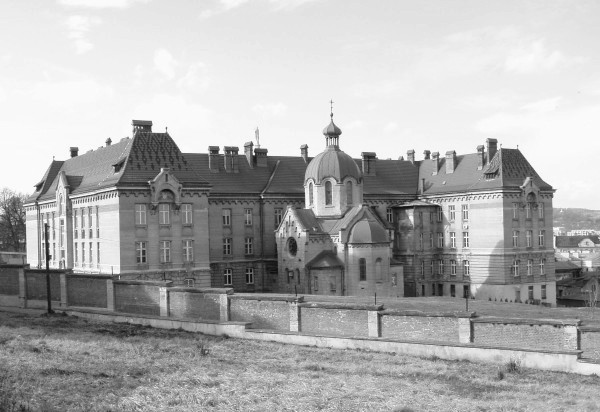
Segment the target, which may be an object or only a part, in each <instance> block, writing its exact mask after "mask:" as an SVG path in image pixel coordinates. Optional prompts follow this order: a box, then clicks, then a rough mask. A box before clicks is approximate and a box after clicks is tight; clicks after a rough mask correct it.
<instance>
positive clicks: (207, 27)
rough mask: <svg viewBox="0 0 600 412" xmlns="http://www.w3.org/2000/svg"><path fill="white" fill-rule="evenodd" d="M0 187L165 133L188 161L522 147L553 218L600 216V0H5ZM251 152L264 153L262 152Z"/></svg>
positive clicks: (18, 186)
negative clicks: (545, 188)
mask: <svg viewBox="0 0 600 412" xmlns="http://www.w3.org/2000/svg"><path fill="white" fill-rule="evenodd" d="M0 15H1V16H2V25H0V39H1V40H2V41H1V44H2V47H1V48H0V130H1V131H2V137H1V144H0V153H2V156H1V157H0V176H1V177H0V179H1V180H0V187H9V188H11V189H13V190H16V191H18V192H23V193H31V192H32V191H33V186H34V185H35V184H36V183H37V182H38V181H39V180H40V179H41V178H42V176H43V174H44V172H45V170H46V169H47V167H48V166H49V164H50V161H51V160H52V159H53V158H55V159H56V160H66V159H67V158H68V157H69V147H71V146H77V147H79V152H80V153H85V152H87V151H88V150H91V149H94V150H95V149H97V148H98V147H100V146H103V145H104V142H105V140H106V139H107V138H108V137H110V138H111V139H112V140H113V141H118V140H119V139H121V138H123V137H126V136H131V129H132V128H131V120H132V119H142V120H152V121H153V123H154V127H153V129H154V130H155V131H164V130H165V128H168V132H169V134H170V135H171V136H172V137H173V139H174V140H175V142H176V143H177V144H178V146H179V148H180V149H181V150H182V151H183V152H184V153H188V152H196V153H198V152H204V153H205V152H207V148H208V146H210V145H217V146H220V147H221V148H222V147H223V146H238V147H239V148H240V151H243V145H244V143H245V142H248V141H252V140H254V138H255V133H254V131H255V129H256V128H257V127H258V128H259V130H260V145H261V147H264V148H267V149H268V151H269V154H271V155H292V156H293V155H298V156H299V155H300V146H301V145H302V144H307V145H308V146H309V155H311V156H314V155H316V154H318V153H319V152H321V151H322V150H323V149H324V147H325V139H324V137H323V135H322V130H323V128H324V127H325V126H327V124H328V123H329V113H330V100H331V99H333V102H334V103H333V112H334V121H335V123H336V124H337V125H338V126H339V127H340V128H341V129H342V131H343V133H342V135H341V137H340V147H341V149H342V150H344V151H345V152H346V153H348V154H350V155H351V156H353V157H355V158H359V157H360V154H361V152H376V153H377V156H378V157H379V158H380V159H388V158H393V159H397V158H398V157H399V156H404V157H405V158H406V152H407V151H408V150H411V149H413V150H415V151H416V159H417V160H421V159H422V158H423V154H422V153H423V151H424V150H430V151H431V152H435V151H438V152H440V153H441V154H442V155H444V154H445V153H446V151H449V150H455V151H456V152H457V154H458V155H461V154H467V153H475V152H476V147H477V146H478V145H481V144H485V141H486V139H487V138H495V139H498V143H499V144H500V145H502V147H505V148H517V147H518V148H519V149H520V150H521V152H522V153H523V154H524V155H525V156H526V157H527V159H528V160H529V162H530V163H531V164H532V166H533V167H534V168H535V170H536V171H537V173H538V174H539V175H540V176H541V177H542V178H543V179H544V180H545V181H546V182H548V183H550V184H551V185H552V186H553V187H554V188H555V189H556V193H555V197H554V206H555V207H581V208H588V209H600V190H598V183H597V182H598V178H597V176H598V174H599V166H598V164H597V155H598V154H599V153H600V150H599V149H600V47H599V45H598V39H600V25H599V24H598V21H599V20H600V1H596V0H589V1H588V0H577V1H575V0H570V1H556V0H543V1H533V0H514V1H513V0H497V1H492V0H472V1H471V0H444V1H442V0H439V1H433V0H419V1H417V0H412V1H404V0H378V1H368V2H367V1H359V0H206V1H204V0H198V1H192V0H189V1H185V0H180V1H177V0H171V1H166V0H2V1H1V2H0ZM254 143H256V141H254Z"/></svg>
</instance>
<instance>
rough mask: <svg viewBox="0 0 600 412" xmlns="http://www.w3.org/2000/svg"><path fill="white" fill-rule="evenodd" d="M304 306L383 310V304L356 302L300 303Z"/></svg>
mask: <svg viewBox="0 0 600 412" xmlns="http://www.w3.org/2000/svg"><path fill="white" fill-rule="evenodd" d="M298 306H300V307H303V308H312V309H346V310H373V311H380V310H383V305H369V304H366V305H365V304H363V305H361V304H355V303H327V302H307V303H302V304H300V305H298Z"/></svg>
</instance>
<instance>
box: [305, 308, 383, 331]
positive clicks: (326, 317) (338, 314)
mask: <svg viewBox="0 0 600 412" xmlns="http://www.w3.org/2000/svg"><path fill="white" fill-rule="evenodd" d="M298 306H299V307H300V330H301V331H302V332H304V333H314V334H325V335H337V336H353V337H368V336H369V321H368V320H369V318H368V312H369V311H374V312H376V311H377V310H380V309H382V308H383V306H381V305H378V306H375V305H343V304H330V303H301V304H299V305H298Z"/></svg>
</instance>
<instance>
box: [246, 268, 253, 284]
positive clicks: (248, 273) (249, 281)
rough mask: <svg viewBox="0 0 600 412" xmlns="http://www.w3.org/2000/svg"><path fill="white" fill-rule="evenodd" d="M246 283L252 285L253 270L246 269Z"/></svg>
mask: <svg viewBox="0 0 600 412" xmlns="http://www.w3.org/2000/svg"><path fill="white" fill-rule="evenodd" d="M246 283H247V284H248V285H253V284H254V268H246Z"/></svg>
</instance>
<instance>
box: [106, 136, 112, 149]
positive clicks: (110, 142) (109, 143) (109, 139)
mask: <svg viewBox="0 0 600 412" xmlns="http://www.w3.org/2000/svg"><path fill="white" fill-rule="evenodd" d="M111 144H112V139H111V138H110V137H109V138H108V139H106V147H108V146H110V145H111Z"/></svg>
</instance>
